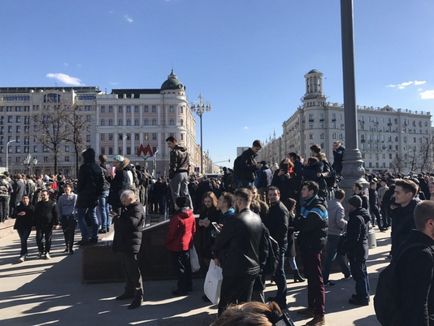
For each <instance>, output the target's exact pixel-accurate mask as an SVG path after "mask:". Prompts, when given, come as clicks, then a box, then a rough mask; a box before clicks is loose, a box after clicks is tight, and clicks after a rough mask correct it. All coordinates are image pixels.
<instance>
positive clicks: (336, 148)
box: [332, 141, 345, 175]
mask: <svg viewBox="0 0 434 326" xmlns="http://www.w3.org/2000/svg"><path fill="white" fill-rule="evenodd" d="M344 153H345V147H344V146H342V143H341V142H340V141H335V142H334V143H333V165H332V167H333V169H334V170H335V171H336V173H337V174H338V175H341V172H342V161H343V158H344Z"/></svg>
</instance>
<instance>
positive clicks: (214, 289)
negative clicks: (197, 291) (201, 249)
mask: <svg viewBox="0 0 434 326" xmlns="http://www.w3.org/2000/svg"><path fill="white" fill-rule="evenodd" d="M222 282H223V274H222V269H221V268H220V267H219V266H217V265H216V264H215V262H214V260H213V259H211V261H210V263H209V268H208V272H207V273H206V277H205V283H204V284H203V292H204V293H205V295H206V297H207V298H208V299H209V300H210V301H211V302H212V303H213V304H217V303H218V302H219V300H220V290H221V287H222Z"/></svg>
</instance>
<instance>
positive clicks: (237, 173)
mask: <svg viewBox="0 0 434 326" xmlns="http://www.w3.org/2000/svg"><path fill="white" fill-rule="evenodd" d="M261 148H262V145H261V142H260V141H259V140H255V141H254V142H253V144H252V147H250V148H249V149H246V150H245V151H244V152H243V153H242V154H241V155H240V156H238V157H237V158H236V159H235V161H234V182H235V185H236V187H237V188H241V187H248V186H251V185H253V183H254V181H255V178H256V170H257V169H258V163H257V162H256V159H255V158H256V156H257V155H258V154H257V153H258V152H259V150H260V149H261Z"/></svg>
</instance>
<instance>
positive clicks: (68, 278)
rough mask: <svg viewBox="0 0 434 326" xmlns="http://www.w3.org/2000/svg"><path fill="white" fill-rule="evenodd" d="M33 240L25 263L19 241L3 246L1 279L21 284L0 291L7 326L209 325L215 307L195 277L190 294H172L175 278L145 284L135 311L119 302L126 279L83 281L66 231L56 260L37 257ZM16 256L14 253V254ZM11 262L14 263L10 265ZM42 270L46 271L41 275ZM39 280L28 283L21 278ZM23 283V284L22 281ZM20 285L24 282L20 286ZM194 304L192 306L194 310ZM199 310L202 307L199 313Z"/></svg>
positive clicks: (56, 240)
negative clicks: (20, 258) (20, 256)
mask: <svg viewBox="0 0 434 326" xmlns="http://www.w3.org/2000/svg"><path fill="white" fill-rule="evenodd" d="M33 243H34V236H32V237H31V238H30V239H29V253H30V254H31V255H32V256H31V257H30V258H29V260H27V261H25V262H24V263H20V264H14V263H15V261H16V260H17V258H18V253H19V248H20V244H19V241H18V240H14V241H12V243H11V244H10V245H7V246H5V247H3V248H2V250H1V253H0V263H1V266H2V267H4V268H1V267H0V278H1V279H2V282H16V283H17V286H19V287H18V288H16V289H15V288H13V286H9V288H13V290H10V291H2V292H1V293H0V316H1V320H2V323H1V324H4V325H20V326H23V325H92V324H94V325H142V324H145V325H188V324H194V325H195V326H201V325H209V324H210V323H211V322H212V321H213V320H214V319H215V318H216V317H215V314H214V312H216V311H215V310H210V311H209V312H204V309H202V308H204V307H207V306H208V304H207V303H205V302H203V301H202V299H201V297H202V284H203V283H202V282H203V280H195V281H194V288H195V291H194V292H193V294H192V295H191V296H188V297H177V298H172V297H170V293H171V290H172V289H173V287H174V286H175V281H165V282H145V284H144V290H145V302H144V304H143V305H142V307H140V308H138V309H136V310H132V311H130V310H127V308H126V307H127V306H128V304H129V302H128V301H127V302H125V301H121V302H120V301H116V300H115V299H114V298H115V296H117V295H119V294H121V293H122V292H123V287H124V284H123V283H110V284H82V283H81V279H80V252H79V250H76V253H75V254H74V255H72V256H64V254H63V253H62V251H63V249H64V242H63V235H62V233H61V231H60V230H58V231H55V233H54V235H53V247H52V253H53V255H52V257H53V258H52V259H51V260H40V259H37V258H36V256H35V255H36V253H37V249H36V247H35V246H33V245H32V244H33ZM12 256H13V257H12ZM11 264H12V265H11ZM41 273H42V274H41ZM33 274H40V275H39V276H37V277H36V278H34V279H32V280H30V279H29V281H27V282H26V283H24V284H23V280H22V279H21V277H29V276H30V277H31V276H32V275H33ZM22 284H23V285H22ZM20 285H21V286H20ZM192 307H193V308H192ZM196 310H197V311H196Z"/></svg>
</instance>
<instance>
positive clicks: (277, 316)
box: [0, 137, 434, 325]
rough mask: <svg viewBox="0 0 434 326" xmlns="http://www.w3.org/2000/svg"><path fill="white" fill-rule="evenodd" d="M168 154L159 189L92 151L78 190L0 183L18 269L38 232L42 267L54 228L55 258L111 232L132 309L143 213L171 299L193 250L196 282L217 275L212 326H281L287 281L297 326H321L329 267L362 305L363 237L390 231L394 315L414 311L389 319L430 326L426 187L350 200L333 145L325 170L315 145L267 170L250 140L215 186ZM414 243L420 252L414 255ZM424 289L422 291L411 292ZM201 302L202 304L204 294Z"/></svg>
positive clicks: (377, 181)
mask: <svg viewBox="0 0 434 326" xmlns="http://www.w3.org/2000/svg"><path fill="white" fill-rule="evenodd" d="M166 143H167V145H168V147H169V148H170V150H171V154H170V169H169V174H168V179H165V178H158V179H156V180H154V179H153V178H152V177H151V176H150V175H149V174H148V173H147V171H145V170H144V169H142V168H141V167H139V166H138V167H135V166H133V165H131V164H130V161H129V160H128V158H126V157H123V156H121V155H117V156H116V157H115V158H114V163H113V167H110V166H109V165H108V162H107V158H106V157H105V156H103V155H101V156H100V157H99V162H98V163H97V162H96V158H95V152H94V151H93V150H92V149H87V150H86V151H85V152H84V153H83V164H82V166H81V167H80V171H79V175H78V179H77V180H76V181H74V180H66V179H65V178H64V177H62V176H52V177H51V178H50V177H36V178H31V177H29V176H21V175H17V176H15V177H13V178H12V179H11V178H10V177H9V176H8V175H7V174H3V175H2V176H1V179H0V214H1V215H0V216H1V221H4V220H5V219H7V218H8V217H14V218H15V219H16V222H15V228H16V229H17V231H18V233H19V236H20V239H21V252H20V261H24V260H25V259H26V255H27V239H28V237H29V234H30V232H31V230H32V228H35V229H36V239H37V245H38V251H39V256H40V257H41V258H43V257H44V258H46V259H49V258H50V248H51V237H52V230H53V227H54V228H55V227H58V225H60V226H61V228H62V230H63V233H64V237H65V252H66V253H67V254H72V253H73V252H74V251H73V248H74V246H73V244H74V234H75V229H76V225H77V224H78V226H79V229H80V234H81V240H80V241H79V242H78V244H79V245H92V244H94V243H97V241H98V233H105V232H107V231H109V230H110V228H111V225H112V224H114V230H115V234H114V240H113V249H114V250H115V251H116V252H118V253H119V254H120V255H121V257H122V266H123V268H124V271H125V275H126V286H125V291H124V293H123V294H121V295H120V296H118V297H117V299H118V300H124V299H132V302H131V304H130V305H129V308H130V309H134V308H138V307H139V306H140V305H141V302H142V300H143V289H142V283H141V281H140V270H139V263H138V254H139V251H140V247H141V238H142V230H143V227H144V224H145V220H146V210H147V212H148V213H159V214H167V215H169V216H170V222H169V231H168V234H167V239H166V247H167V249H168V251H170V253H171V255H172V257H173V265H174V268H175V270H176V275H177V287H176V289H175V290H174V291H173V293H172V294H173V295H175V296H179V295H188V294H189V293H190V292H191V291H192V290H193V289H192V268H191V254H192V249H194V251H197V255H198V262H199V265H200V271H201V272H202V273H204V274H206V271H207V270H208V267H209V265H210V263H211V262H212V263H213V264H215V265H217V266H220V267H221V269H222V275H223V282H222V284H221V294H220V301H219V303H218V315H219V319H218V320H217V321H216V322H215V323H214V325H251V324H248V323H247V322H246V323H245V324H243V323H241V322H240V323H236V322H231V320H240V319H237V318H238V317H237V316H238V315H240V314H241V315H243V318H245V319H246V320H248V319H249V318H250V317H248V316H250V315H251V316H253V315H255V314H256V315H255V316H256V317H255V318H259V317H258V314H259V315H262V316H263V318H264V322H263V323H259V322H258V325H269V324H270V325H273V324H276V322H277V321H280V322H285V323H286V325H290V318H289V316H288V315H287V314H286V313H285V312H286V311H287V308H288V306H287V301H286V300H287V274H288V271H289V270H291V271H292V274H293V280H294V282H306V280H307V307H306V308H305V309H302V310H300V311H298V312H299V313H300V314H302V315H304V316H306V317H307V316H309V317H312V319H311V320H310V321H309V322H308V323H307V324H306V325H325V313H326V291H325V288H326V287H327V286H333V285H334V284H335V283H334V282H333V281H331V280H329V275H330V271H331V267H332V263H333V261H334V260H337V261H338V263H339V268H340V271H341V272H342V274H343V277H344V278H345V279H348V278H350V277H352V278H353V280H354V281H355V293H354V295H352V296H351V297H350V298H348V302H349V303H350V304H353V305H357V306H365V305H368V304H369V303H370V295H371V292H372V291H371V288H370V282H369V275H368V272H367V266H366V261H367V258H368V255H369V248H368V247H369V246H368V238H369V233H370V232H372V231H373V230H374V228H375V227H377V228H378V231H380V232H385V231H386V230H388V229H389V228H390V227H391V228H392V232H391V240H392V250H391V252H390V255H389V257H388V258H390V259H392V262H396V261H397V260H399V261H406V263H405V264H404V263H403V264H398V263H395V264H396V265H398V267H397V270H398V272H397V273H398V274H399V277H401V280H405V281H403V283H406V285H408V286H409V287H410V286H413V290H412V291H410V290H408V291H410V293H411V298H408V297H405V295H404V293H406V292H400V293H398V294H397V295H396V296H395V298H396V300H398V302H399V305H401V307H406V308H407V305H410V306H412V308H409V309H408V311H407V310H406V309H398V313H397V314H399V315H400V316H402V320H405V321H406V322H407V323H405V325H429V324H430V323H429V321H430V320H431V322H432V321H433V319H431V318H432V317H431V316H433V314H434V293H431V290H430V286H431V283H432V282H431V281H432V275H434V274H432V273H433V271H434V266H433V261H432V260H431V261H430V260H429V259H428V258H429V257H431V258H432V255H433V250H431V251H430V250H428V249H430V248H431V246H432V245H433V244H434V243H433V241H434V240H433V239H434V231H433V230H434V204H432V202H430V201H429V200H430V198H431V193H432V192H434V187H433V186H432V185H433V177H432V176H430V175H427V174H419V175H417V176H413V175H410V176H403V175H394V174H391V173H382V174H380V173H378V174H367V175H365V178H366V180H367V181H368V184H367V185H365V184H362V183H355V184H354V186H353V189H352V192H351V193H345V191H344V190H343V189H340V188H339V180H340V178H341V172H342V168H343V164H342V160H343V156H344V151H345V149H344V147H343V146H342V144H341V143H340V142H336V143H335V144H334V145H333V154H334V157H333V163H331V162H330V161H329V160H328V159H327V157H326V155H325V154H324V153H323V151H322V149H321V148H320V147H319V146H318V145H312V146H311V148H310V149H311V156H310V157H308V158H302V157H300V156H299V155H298V154H297V153H288V156H287V157H286V158H285V159H283V160H282V161H281V162H280V164H279V165H278V167H277V168H273V167H270V166H269V165H268V163H267V162H265V161H262V162H257V161H256V156H257V153H258V152H259V151H260V150H261V148H262V146H261V143H260V141H257V140H256V141H254V142H253V144H252V147H250V148H249V149H247V150H246V151H244V152H243V153H242V154H241V155H240V156H239V157H237V159H236V160H235V162H234V168H233V170H232V169H228V168H224V173H223V175H222V176H221V177H220V178H207V177H205V176H203V177H201V178H199V177H197V176H189V165H190V162H189V155H188V152H187V151H186V149H185V148H184V147H182V146H180V145H178V143H177V140H176V139H175V138H174V137H169V138H168V139H166ZM415 212H416V213H415ZM195 213H196V214H198V215H199V217H198V218H197V219H196V218H195V215H194V214H195ZM412 241H413V242H418V241H419V243H423V245H419V246H415V245H414V244H411V242H412ZM407 243H409V244H408V245H407ZM405 245H407V246H410V247H412V252H413V253H414V254H415V255H416V256H417V255H419V256H420V259H418V262H417V263H418V264H419V265H418V266H419V267H420V269H421V270H423V272H424V277H425V276H426V277H425V278H424V279H423V280H421V279H420V278H419V277H414V276H413V277H411V276H409V275H410V274H411V271H414V270H413V269H412V268H410V267H409V266H410V265H411V264H412V261H411V259H410V258H409V257H410V256H409V254H408V251H409V250H405V249H403V247H405ZM193 247H194V248H193ZM427 248H428V249H427ZM433 248H434V247H433ZM403 252H404V254H403ZM298 256H300V257H298ZM419 256H417V257H419ZM299 258H300V259H299ZM299 265H300V267H301V266H302V268H299ZM288 266H289V268H288ZM430 272H431V274H429V273H430ZM429 275H431V276H429ZM405 277H409V278H410V279H411V280H407V279H405ZM267 280H272V281H273V282H275V284H276V286H277V291H276V293H275V295H274V296H273V297H268V298H266V297H265V295H264V290H265V289H266V282H267ZM407 281H409V282H407ZM410 284H411V285H410ZM422 284H423V285H424V286H425V285H426V286H427V288H426V289H424V290H423V291H422V290H421V291H420V292H417V291H416V290H414V289H421V286H422ZM428 285H429V286H428ZM402 291H404V290H402ZM422 292H423V293H422ZM422 294H423V295H425V296H424V297H423V296H422ZM203 299H204V300H208V298H207V297H206V296H205V295H204V297H203ZM380 299H381V298H380ZM380 299H379V302H380ZM251 302H252V303H251ZM253 302H256V303H253ZM267 302H272V303H270V304H266V303H267ZM260 303H261V304H260ZM237 304H238V306H234V305H237ZM239 304H242V305H239ZM228 307H229V308H228ZM379 307H380V306H379ZM376 308H377V307H376ZM378 309H380V308H378ZM410 312H411V313H410ZM252 318H253V317H252ZM258 320H259V319H258ZM416 321H417V322H416ZM267 322H268V324H267ZM384 325H386V324H384ZM391 325H392V324H391ZM394 325H395V324H394ZM403 325H404V324H403Z"/></svg>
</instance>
